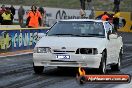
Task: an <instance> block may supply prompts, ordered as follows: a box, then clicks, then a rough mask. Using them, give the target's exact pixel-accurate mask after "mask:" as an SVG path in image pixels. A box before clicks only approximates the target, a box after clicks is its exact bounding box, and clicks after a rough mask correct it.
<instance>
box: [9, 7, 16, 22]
mask: <svg viewBox="0 0 132 88" xmlns="http://www.w3.org/2000/svg"><path fill="white" fill-rule="evenodd" d="M9 9H10V11H11V13H12V15H13V18H14V15H15V13H16V12H15V11H16V9H15V8H14V7H13V5H11V7H10V8H9ZM12 23H13V19H12Z"/></svg>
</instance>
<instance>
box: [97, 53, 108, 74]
mask: <svg viewBox="0 0 132 88" xmlns="http://www.w3.org/2000/svg"><path fill="white" fill-rule="evenodd" d="M106 58H107V55H106V53H105V52H103V53H102V58H101V62H100V66H99V69H98V70H99V73H100V74H105V73H106Z"/></svg>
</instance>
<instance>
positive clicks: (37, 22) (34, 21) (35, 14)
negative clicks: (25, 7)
mask: <svg viewBox="0 0 132 88" xmlns="http://www.w3.org/2000/svg"><path fill="white" fill-rule="evenodd" d="M41 19H42V16H41V13H40V12H39V11H38V10H37V7H36V6H35V5H32V7H31V11H29V12H28V13H27V20H26V27H28V28H38V27H39V26H41Z"/></svg>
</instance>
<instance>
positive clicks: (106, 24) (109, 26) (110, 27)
mask: <svg viewBox="0 0 132 88" xmlns="http://www.w3.org/2000/svg"><path fill="white" fill-rule="evenodd" d="M104 27H105V29H106V32H107V33H108V32H109V31H110V32H111V33H112V25H110V23H109V22H106V23H105V24H104Z"/></svg>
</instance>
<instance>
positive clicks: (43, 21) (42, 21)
mask: <svg viewBox="0 0 132 88" xmlns="http://www.w3.org/2000/svg"><path fill="white" fill-rule="evenodd" d="M38 11H39V12H40V13H41V16H42V19H41V26H45V25H46V11H45V10H44V8H43V7H39V9H38Z"/></svg>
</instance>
